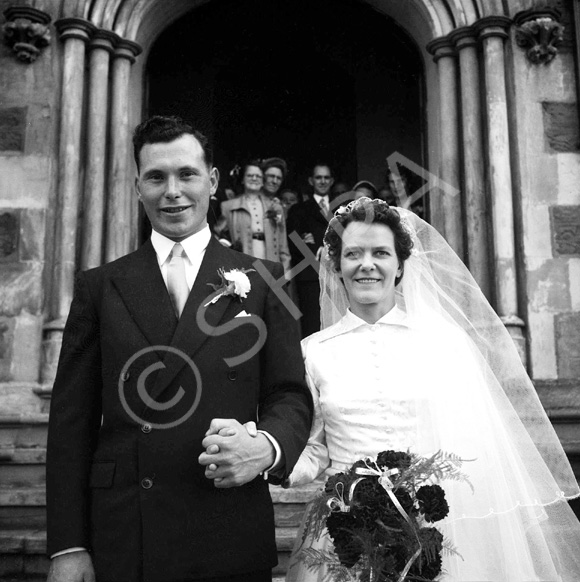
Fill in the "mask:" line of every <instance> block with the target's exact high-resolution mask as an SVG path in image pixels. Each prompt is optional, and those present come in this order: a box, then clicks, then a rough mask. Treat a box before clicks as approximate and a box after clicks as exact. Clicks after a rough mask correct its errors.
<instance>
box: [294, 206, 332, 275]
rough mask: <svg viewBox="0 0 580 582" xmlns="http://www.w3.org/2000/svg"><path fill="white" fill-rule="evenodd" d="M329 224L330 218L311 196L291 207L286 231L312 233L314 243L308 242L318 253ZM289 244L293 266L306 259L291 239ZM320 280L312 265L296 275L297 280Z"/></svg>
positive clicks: (309, 246) (311, 248)
mask: <svg viewBox="0 0 580 582" xmlns="http://www.w3.org/2000/svg"><path fill="white" fill-rule="evenodd" d="M327 226H328V219H327V218H326V217H325V216H324V215H323V214H322V212H321V211H320V206H318V204H317V203H316V200H314V197H313V196H311V197H310V198H309V199H308V201H307V202H301V203H299V204H295V205H294V206H292V208H290V212H289V213H288V220H287V224H286V232H287V233H288V236H290V233H291V232H297V233H298V235H299V236H300V238H302V237H303V236H304V234H306V233H311V234H312V236H313V237H314V244H308V245H307V246H308V248H309V249H310V250H311V251H312V254H313V255H316V251H317V250H318V249H319V248H320V247H321V246H322V245H323V239H324V233H325V232H326V227H327ZM288 246H289V248H290V255H291V256H292V266H296V265H298V264H300V263H301V262H302V260H304V255H303V254H302V252H300V249H298V248H297V247H296V245H295V244H293V242H292V241H291V240H290V239H289V241H288ZM300 281H318V273H317V272H316V270H315V269H314V268H312V267H308V268H307V269H305V270H303V271H301V272H300V273H298V275H296V282H297V283H300Z"/></svg>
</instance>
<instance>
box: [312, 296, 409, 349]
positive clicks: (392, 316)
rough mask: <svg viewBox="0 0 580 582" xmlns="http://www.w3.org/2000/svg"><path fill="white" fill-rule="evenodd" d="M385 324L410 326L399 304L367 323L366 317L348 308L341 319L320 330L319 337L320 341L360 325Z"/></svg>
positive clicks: (374, 325) (374, 326) (370, 326)
mask: <svg viewBox="0 0 580 582" xmlns="http://www.w3.org/2000/svg"><path fill="white" fill-rule="evenodd" d="M385 325H402V326H404V327H410V323H409V321H408V318H407V314H406V313H405V312H404V311H403V310H402V309H401V308H400V307H398V306H397V305H395V306H394V307H393V308H392V309H391V310H390V311H389V312H387V313H385V315H383V317H381V318H380V319H379V320H378V321H377V322H376V323H372V324H371V323H367V322H366V321H365V320H364V319H361V318H360V317H358V316H357V315H355V314H354V313H353V312H352V311H351V310H350V309H348V310H347V312H346V314H345V315H344V316H343V317H342V319H341V320H340V321H338V322H337V323H335V324H334V325H331V326H330V327H328V328H326V329H324V330H322V331H321V332H320V334H321V337H320V338H319V339H320V341H326V340H327V339H331V338H333V337H337V336H339V335H342V334H345V333H348V332H349V331H353V330H354V329H357V328H360V327H368V328H376V327H379V326H380V327H382V326H385Z"/></svg>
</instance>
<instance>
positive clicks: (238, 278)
mask: <svg viewBox="0 0 580 582" xmlns="http://www.w3.org/2000/svg"><path fill="white" fill-rule="evenodd" d="M254 270H255V269H231V270H230V271H226V270H225V269H224V268H223V267H222V268H220V269H218V275H219V276H220V279H221V283H220V284H218V285H216V284H215V283H208V285H209V286H210V287H213V290H214V291H217V292H218V294H217V295H216V296H215V297H214V298H213V299H212V300H211V301H208V302H207V303H206V304H205V305H204V307H207V306H208V305H210V304H211V303H215V302H216V301H217V300H218V299H219V298H220V297H226V296H227V295H231V296H232V297H236V298H238V299H239V300H240V301H241V300H242V299H245V298H246V297H247V296H248V293H249V292H250V290H251V289H252V284H251V283H250V279H249V278H248V275H246V273H251V272H252V271H254Z"/></svg>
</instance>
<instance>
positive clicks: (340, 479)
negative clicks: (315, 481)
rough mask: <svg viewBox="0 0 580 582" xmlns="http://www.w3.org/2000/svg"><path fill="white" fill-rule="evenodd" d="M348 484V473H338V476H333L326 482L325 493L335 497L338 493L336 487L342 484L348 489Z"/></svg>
mask: <svg viewBox="0 0 580 582" xmlns="http://www.w3.org/2000/svg"><path fill="white" fill-rule="evenodd" d="M348 482H349V479H348V475H346V473H337V474H336V475H332V477H329V478H328V480H327V481H326V484H325V485H324V492H325V493H326V494H327V495H334V494H335V493H336V486H337V485H338V484H339V483H342V484H343V485H344V487H345V489H346V488H347V486H348Z"/></svg>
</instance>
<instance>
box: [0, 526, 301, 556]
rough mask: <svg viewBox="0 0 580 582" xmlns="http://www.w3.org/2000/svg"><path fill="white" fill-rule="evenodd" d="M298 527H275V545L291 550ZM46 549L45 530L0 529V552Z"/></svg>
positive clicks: (24, 551)
mask: <svg viewBox="0 0 580 582" xmlns="http://www.w3.org/2000/svg"><path fill="white" fill-rule="evenodd" d="M297 532H298V528H295V527H277V528H276V545H277V547H278V551H280V552H291V551H292V548H293V547H294V540H295V538H296V534H297ZM45 551H46V531H45V530H44V529H39V530H25V529H15V530H2V531H0V554H26V555H28V554H31V555H32V554H44V553H45Z"/></svg>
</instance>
